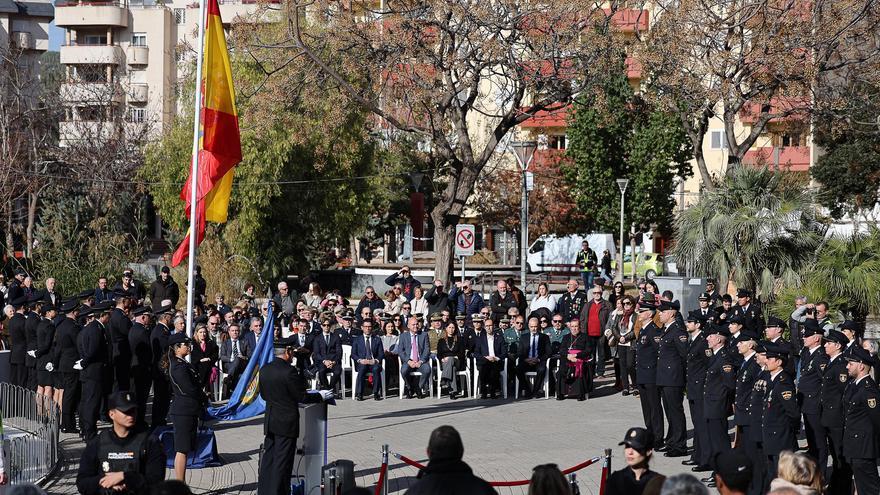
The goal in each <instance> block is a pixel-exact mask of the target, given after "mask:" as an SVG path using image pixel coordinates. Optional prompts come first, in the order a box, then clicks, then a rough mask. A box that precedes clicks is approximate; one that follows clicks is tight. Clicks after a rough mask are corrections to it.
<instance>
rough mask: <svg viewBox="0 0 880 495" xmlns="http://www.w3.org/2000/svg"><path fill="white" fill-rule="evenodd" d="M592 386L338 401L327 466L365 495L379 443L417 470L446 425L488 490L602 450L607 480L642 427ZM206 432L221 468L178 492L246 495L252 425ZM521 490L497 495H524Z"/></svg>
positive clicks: (581, 476)
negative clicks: (347, 474)
mask: <svg viewBox="0 0 880 495" xmlns="http://www.w3.org/2000/svg"><path fill="white" fill-rule="evenodd" d="M598 385H599V388H598V389H597V394H596V395H598V397H594V398H592V399H589V400H587V401H585V402H577V401H576V400H566V401H556V400H553V399H550V400H542V399H532V400H529V401H523V400H519V401H514V400H512V399H508V400H506V401H505V400H470V399H468V400H463V399H459V400H457V401H450V400H449V398H448V397H446V396H444V397H443V398H442V399H440V400H437V399H434V398H426V399H421V400H419V399H411V400H406V399H404V400H402V401H401V400H398V399H397V398H396V396H393V397H392V398H390V399H386V400H383V401H381V402H374V401H373V400H372V399H367V400H365V401H363V402H356V401H353V400H351V399H348V398H346V399H345V400H341V401H337V405H336V406H335V407H334V406H331V407H330V410H329V418H330V419H329V421H330V423H329V453H328V458H329V459H330V460H333V459H350V460H351V461H353V462H354V463H355V474H356V476H357V481H358V484H359V485H362V486H370V487H371V486H373V485H374V484H375V483H376V481H377V480H378V474H379V466H380V464H381V462H382V458H381V446H382V444H383V443H387V444H389V445H390V449H391V451H392V452H398V453H400V454H403V455H405V456H407V457H410V458H413V459H416V460H418V461H421V462H424V461H425V460H426V459H425V447H426V445H427V442H428V437H429V435H430V433H431V431H432V430H433V429H434V428H436V427H437V426H440V425H443V424H449V425H453V426H455V427H456V428H457V429H458V430H459V432H461V434H462V437H463V438H464V443H465V461H466V462H467V463H468V464H470V465H471V467H472V468H473V469H474V471H475V472H476V473H477V474H478V475H479V476H482V477H483V478H485V479H488V480H493V481H494V480H498V481H502V480H503V481H510V480H520V479H528V478H530V477H531V470H532V468H533V467H534V466H536V465H538V464H544V463H555V464H557V465H558V466H559V467H560V469H565V468H567V467H570V466H573V465H576V464H579V463H580V462H582V461H584V460H586V459H589V458H591V457H595V456H601V455H602V454H603V451H604V449H605V448H611V449H613V458H612V469H614V470H616V469H619V468H620V467H621V466H622V465H623V460H622V447H619V446H618V445H617V444H618V442H620V440H621V438H622V437H623V435H624V433H625V432H626V429H627V428H629V427H630V426H639V425H642V424H643V420H642V413H641V408H640V406H639V400H638V398H635V397H632V396H628V397H624V396H622V395H620V394H619V393H616V392H615V391H614V390H613V389H612V387H611V385H613V383H612V382H611V381H609V380H608V379H605V380H600V381H599V382H598ZM392 395H393V394H392ZM685 409H687V408H685ZM215 429H216V434H217V443H218V448H219V451H220V455H221V456H222V457H223V460H224V464H223V465H222V466H220V467H217V468H210V469H200V470H191V471H189V472H188V473H187V482H188V483H189V484H190V486H192V487H193V489H194V492H195V493H200V494H221V493H223V494H227V493H230V494H244V493H255V492H256V487H257V458H258V456H259V448H260V444H261V443H262V440H263V436H262V417H259V418H253V419H250V420H245V421H241V422H237V423H223V424H218V425H216V427H215ZM62 440H63V441H62V447H63V450H64V456H65V459H64V462H63V463H62V468H61V469H60V470H59V472H58V473H57V475H56V476H55V477H53V478H52V480H51V481H50V482H49V483H48V484H47V486H46V489H47V491H48V492H49V493H53V494H54V493H76V487H75V478H76V462H77V461H78V452H79V451H80V450H81V449H82V443H81V442H79V441H78V438H76V437H73V436H72V435H64V436H63V438H62ZM683 459H684V458H675V459H670V458H666V457H663V455H662V454H656V455H655V458H654V463H653V465H652V468H653V469H654V470H656V471H658V472H661V473H664V474H675V473H679V472H690V470H689V468H686V467H685V466H682V465H681V463H680V461H681V460H683ZM390 464H391V466H390V469H389V483H390V484H389V492H390V493H400V494H402V493H403V492H404V491H405V490H406V488H407V487H408V486H409V485H410V484H411V483H412V482H413V481H414V480H415V476H416V474H417V470H416V469H414V468H412V467H410V466H408V465H406V464H403V463H402V462H400V461H399V460H397V459H395V458H393V457H392V458H391V460H390ZM600 473H601V463H596V464H594V465H592V466H588V467H586V468H584V469H582V470H581V471H579V472H578V473H577V479H578V482H579V485H580V489H581V493H583V494H595V493H598V492H599V489H598V487H599V476H600ZM698 474H702V473H698ZM168 476H169V477H171V473H170V471H169V475H168ZM527 488H528V487H513V488H499V489H498V492H499V493H501V494H525V493H527V492H528V490H527Z"/></svg>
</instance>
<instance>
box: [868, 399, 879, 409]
mask: <svg viewBox="0 0 880 495" xmlns="http://www.w3.org/2000/svg"><path fill="white" fill-rule="evenodd" d="M868 407H870V408H871V409H874V408H875V407H877V399H873V398H872V399H868Z"/></svg>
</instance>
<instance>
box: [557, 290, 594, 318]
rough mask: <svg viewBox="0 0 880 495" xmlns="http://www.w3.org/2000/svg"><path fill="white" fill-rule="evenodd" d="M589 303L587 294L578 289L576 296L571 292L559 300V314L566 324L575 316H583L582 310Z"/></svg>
mask: <svg viewBox="0 0 880 495" xmlns="http://www.w3.org/2000/svg"><path fill="white" fill-rule="evenodd" d="M586 303H587V293H586V292H584V291H582V290H580V289H578V290H577V291H576V292H575V293H574V295H572V294H571V293H570V292H566V293H565V294H563V295H562V297H560V298H559V304H558V305H557V309H558V311H559V314H560V315H562V319H563V320H564V321H565V322H568V320H570V319H572V318H574V317H575V316H579V315H580V314H581V308H582V307H583V306H584V305H586Z"/></svg>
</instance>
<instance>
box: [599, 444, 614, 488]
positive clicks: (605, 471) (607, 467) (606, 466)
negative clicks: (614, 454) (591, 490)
mask: <svg viewBox="0 0 880 495" xmlns="http://www.w3.org/2000/svg"><path fill="white" fill-rule="evenodd" d="M610 473H611V449H605V460H604V461H603V462H602V478H601V479H600V480H599V495H605V488H606V486H607V484H608V475H609V474H610Z"/></svg>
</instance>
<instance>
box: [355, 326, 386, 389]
mask: <svg viewBox="0 0 880 495" xmlns="http://www.w3.org/2000/svg"><path fill="white" fill-rule="evenodd" d="M372 327H373V326H372V324H367V325H362V326H361V328H362V331H363V335H361V336H356V337H354V339H353V340H352V342H351V357H352V359H354V369H355V371H357V372H358V380H357V383H355V384H354V398H355V399H357V400H364V382H365V381H367V373H372V374H373V399H375V400H382V358H383V357H384V356H385V348H384V347H383V346H382V339H380V338H379V337H374V336H373V335H372Z"/></svg>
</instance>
